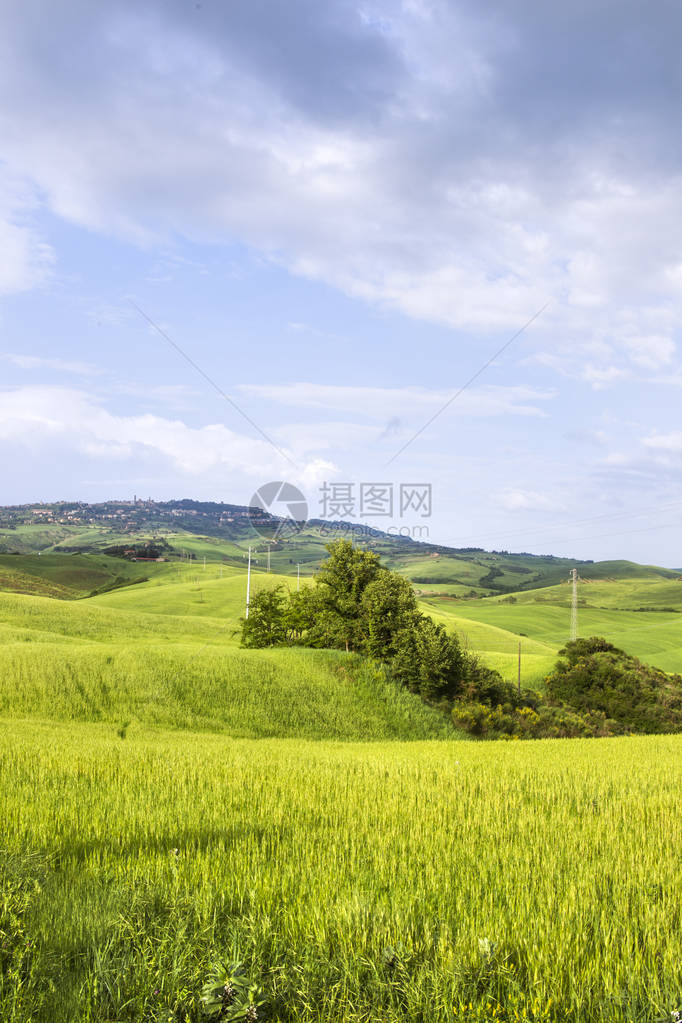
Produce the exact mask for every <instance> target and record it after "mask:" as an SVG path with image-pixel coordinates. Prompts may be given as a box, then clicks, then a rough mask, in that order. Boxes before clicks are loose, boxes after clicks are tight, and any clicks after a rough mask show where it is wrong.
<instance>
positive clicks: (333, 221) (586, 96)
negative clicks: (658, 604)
mask: <svg viewBox="0 0 682 1023" xmlns="http://www.w3.org/2000/svg"><path fill="white" fill-rule="evenodd" d="M55 13H56V12H55V8H54V5H53V4H52V3H49V2H48V0H26V2H24V3H22V4H5V5H3V22H4V31H3V33H2V36H1V37H0V253H1V256H0V440H1V442H2V450H3V454H4V458H3V463H4V473H3V484H4V485H3V487H2V489H1V490H0V503H2V504H17V503H25V502H32V501H40V500H43V501H51V500H58V499H68V500H83V501H101V500H105V499H110V498H121V499H128V498H132V496H133V495H134V494H136V495H137V496H143V497H148V496H151V497H153V498H155V499H158V500H167V499H171V498H182V497H191V498H197V499H202V500H216V501H227V502H230V503H236V504H249V503H251V500H252V495H253V494H254V492H255V491H257V490H258V488H259V487H260V486H261V485H263V484H266V483H267V482H270V481H277V480H284V481H289V482H291V483H292V484H294V485H296V486H297V487H298V488H299V489H300V490H301V491H302V492H303V493H304V495H305V497H306V499H307V502H308V508H309V514H310V516H311V517H316V516H320V515H322V514H323V513H324V512H325V511H329V510H330V506H329V505H326V506H325V504H324V500H325V498H326V499H327V500H329V499H330V495H331V496H332V497H339V496H340V495H345V497H346V498H347V501H346V509H347V517H348V518H349V519H352V520H353V521H365V522H366V523H367V524H368V525H374V526H376V527H377V528H381V529H388V528H390V529H392V530H395V531H398V530H402V531H403V532H404V533H406V534H408V535H413V536H415V538H417V539H419V538H421V539H429V540H431V541H432V542H438V543H446V544H450V545H453V546H480V547H485V548H486V549H498V550H500V549H506V550H516V551H519V550H523V551H530V552H531V553H538V554H545V553H553V554H558V555H566V556H575V557H581V558H593V559H595V560H597V559H604V558H629V559H632V560H637V561H641V562H647V563H656V564H662V565H668V566H681V565H682V550H680V544H679V539H678V538H679V536H680V529H681V527H682V490H681V488H680V483H681V482H682V422H681V420H680V412H679V410H680V403H681V401H682V357H681V355H680V345H679V340H680V327H681V326H682V293H681V286H682V230H681V227H682V151H681V150H682V131H680V109H681V106H682V104H681V103H680V100H681V92H682V88H681V86H682V64H681V63H680V61H679V52H678V51H679V45H678V43H679V38H680V32H681V31H682V8H680V7H679V5H678V4H675V3H672V2H668V0H654V2H653V3H651V4H647V5H642V4H641V3H639V2H637V3H634V2H630V0H618V2H617V3H616V2H611V0H597V2H596V3H595V2H594V0H590V2H589V3H588V2H586V0H575V2H573V3H571V4H570V5H567V4H562V5H557V4H548V3H546V2H545V0H507V2H505V3H504V4H481V3H480V2H476V3H474V2H473V0H402V2H401V0H391V2H388V0H363V2H355V0H325V2H324V3H319V0H292V2H291V3H288V4H282V3H279V2H275V0H231V2H229V3H228V2H225V0H201V2H197V0H189V2H186V0H165V2H160V0H147V2H145V3H142V4H140V3H139V2H133V0H109V2H108V3H107V4H92V3H90V2H86V0H62V2H61V3H60V5H59V17H58V18H57V17H55ZM472 378H473V379H472ZM368 488H375V489H373V490H371V491H370V490H369V489H368ZM410 488H413V489H414V488H422V489H421V490H420V493H422V494H424V493H426V488H430V489H429V491H428V493H429V501H428V502H427V503H425V502H422V503H421V505H419V504H418V502H416V503H415V504H414V506H409V505H408V506H407V507H405V508H404V509H401V507H400V505H401V500H400V497H401V495H402V494H404V493H405V494H409V493H410V492H412V491H411V490H410ZM415 492H416V491H415ZM391 493H392V494H393V506H392V513H389V504H388V496H389V495H390V494H391ZM371 494H373V495H374V497H375V498H376V501H375V503H374V505H372V503H371V502H370V501H369V500H365V501H364V502H363V504H362V507H361V497H363V498H366V497H368V495H371ZM377 495H381V497H382V500H379V498H378V497H377ZM382 501H383V503H382ZM427 505H428V506H427ZM372 510H373V511H374V514H369V515H368V514H366V513H367V512H368V511H370V512H371V511H372ZM425 511H428V512H430V514H425Z"/></svg>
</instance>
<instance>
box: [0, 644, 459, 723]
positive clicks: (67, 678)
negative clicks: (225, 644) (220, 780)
mask: <svg viewBox="0 0 682 1023" xmlns="http://www.w3.org/2000/svg"><path fill="white" fill-rule="evenodd" d="M0 715H2V716H5V717H9V716H11V717H15V718H17V717H19V718H25V717H39V718H43V719H48V718H49V719H53V720H54V719H57V720H72V721H108V722H111V723H120V722H123V721H129V722H133V723H146V724H152V725H156V726H162V727H166V728H189V729H207V730H211V731H227V732H229V733H230V734H231V735H234V736H241V737H252V738H261V737H282V738H283V737H287V736H291V737H295V736H298V737H303V738H310V739H343V740H362V739H367V740H378V739H430V738H446V737H448V736H450V737H454V736H455V735H456V733H455V731H454V729H453V727H452V724H451V723H450V721H449V719H447V718H446V717H444V715H443V714H441V713H440V712H439V711H437V710H434V709H433V708H432V707H427V706H426V705H425V704H424V703H422V701H421V700H420V699H419V697H418V696H415V695H414V694H412V693H408V692H407V691H405V690H400V689H398V688H397V687H396V686H395V685H394V684H392V683H390V682H388V681H387V680H386V679H385V677H384V673H383V671H381V670H380V669H378V668H375V667H374V666H373V665H371V664H369V663H366V662H364V661H362V659H360V658H355V657H349V656H347V655H346V654H343V653H338V652H333V651H319V650H301V649H283V650H268V651H250V650H239V649H234V648H226V649H220V648H218V649H216V650H213V649H211V648H208V649H204V650H202V651H201V652H197V649H196V648H195V647H194V646H191V645H188V646H183V645H176V646H171V647H167V648H164V647H160V646H155V645H151V644H150V645H147V646H144V647H140V646H135V645H133V646H131V647H130V648H126V647H116V646H113V645H112V646H103V647H102V646H100V645H93V646H69V645H66V644H38V643H35V644H30V645H26V646H23V645H22V644H14V645H8V646H7V647H5V648H4V649H0Z"/></svg>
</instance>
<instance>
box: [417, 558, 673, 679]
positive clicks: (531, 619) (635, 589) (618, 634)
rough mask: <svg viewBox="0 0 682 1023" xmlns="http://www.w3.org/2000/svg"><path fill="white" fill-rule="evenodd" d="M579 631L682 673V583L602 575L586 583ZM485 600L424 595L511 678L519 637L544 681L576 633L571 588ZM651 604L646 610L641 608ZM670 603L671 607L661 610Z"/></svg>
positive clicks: (529, 666)
mask: <svg viewBox="0 0 682 1023" xmlns="http://www.w3.org/2000/svg"><path fill="white" fill-rule="evenodd" d="M579 594H580V607H579V614H578V622H579V632H580V635H582V636H594V635H598V636H604V637H605V638H606V639H607V640H609V642H611V643H614V644H615V645H616V646H618V647H621V648H623V649H624V650H626V651H627V652H628V653H630V654H633V655H634V656H636V657H639V658H640V659H641V660H643V661H646V662H648V663H651V664H654V665H656V666H657V667H659V668H662V669H663V670H664V671H670V672H680V673H682V614H680V612H682V582H680V581H677V579H676V578H674V577H673V578H667V577H661V576H660V575H652V574H651V571H650V570H648V573H647V574H645V573H642V574H640V575H639V576H637V577H635V578H618V576H617V573H616V575H615V576H614V577H613V578H607V579H598V580H590V581H585V582H582V583H581V584H580V586H579ZM513 598H514V600H515V603H509V602H508V601H509V596H500V597H487V598H485V599H482V600H456V599H452V598H448V597H447V596H446V597H444V596H441V595H434V596H429V595H424V596H423V597H422V605H423V608H424V609H425V610H427V611H429V613H431V614H433V616H434V617H435V618H437V620H439V621H442V622H443V623H444V624H446V625H447V626H448V627H449V628H452V629H454V630H455V631H457V632H458V633H459V634H460V635H461V636H464V637H468V641H469V643H470V646H471V647H472V649H474V650H477V651H479V652H480V653H481V655H482V656H483V657H484V659H485V660H486V661H487V662H488V663H489V664H491V665H492V666H493V667H496V668H498V669H499V670H501V671H502V673H503V674H504V675H506V676H507V677H508V678H516V670H517V656H518V655H517V651H518V642H519V640H521V643H522V668H523V671H522V678H523V680H524V682H526V684H529V685H537V684H539V683H541V681H542V678H543V677H544V675H545V674H546V673H547V671H548V670H549V669H550V668H551V666H552V664H553V662H554V660H555V659H556V652H557V651H558V650H559V649H560V647H562V646H563V644H564V643H565V642H566V640H567V639H568V638H569V629H570V602H571V588H570V586H569V585H568V584H561V585H558V586H551V587H544V588H542V589H537V590H528V591H526V592H517V593H515V594H513ZM642 608H644V609H647V608H648V609H649V610H640V609H642ZM661 608H668V609H672V610H665V611H663V610H656V609H661Z"/></svg>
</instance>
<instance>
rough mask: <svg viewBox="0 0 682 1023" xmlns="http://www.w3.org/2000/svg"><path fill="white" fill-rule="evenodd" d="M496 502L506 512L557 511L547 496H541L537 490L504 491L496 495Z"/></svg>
mask: <svg viewBox="0 0 682 1023" xmlns="http://www.w3.org/2000/svg"><path fill="white" fill-rule="evenodd" d="M497 502H498V504H500V505H501V506H502V507H503V508H506V509H507V511H527V510H529V509H543V510H544V509H552V510H554V511H556V510H557V508H556V505H555V504H554V502H553V501H552V500H551V499H550V498H549V497H548V496H547V494H541V493H539V492H538V491H537V490H505V491H504V492H503V493H501V494H498V497H497Z"/></svg>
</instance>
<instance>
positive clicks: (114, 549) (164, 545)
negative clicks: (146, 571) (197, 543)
mask: <svg viewBox="0 0 682 1023" xmlns="http://www.w3.org/2000/svg"><path fill="white" fill-rule="evenodd" d="M63 549H66V548H63ZM75 549H76V550H79V548H75ZM172 549H173V548H172V547H171V546H170V544H169V543H168V541H167V540H153V541H147V542H146V543H126V544H114V545H113V546H111V547H105V548H104V549H103V551H102V553H103V554H108V555H109V557H110V558H162V557H164V556H165V555H166V554H168V553H169V552H170V551H171V550H172Z"/></svg>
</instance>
